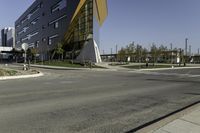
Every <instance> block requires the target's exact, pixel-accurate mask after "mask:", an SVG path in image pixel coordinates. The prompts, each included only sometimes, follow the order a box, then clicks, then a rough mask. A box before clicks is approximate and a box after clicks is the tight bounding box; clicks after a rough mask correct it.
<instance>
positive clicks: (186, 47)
mask: <svg viewBox="0 0 200 133" xmlns="http://www.w3.org/2000/svg"><path fill="white" fill-rule="evenodd" d="M187 50H188V38H186V39H185V55H186V56H187V52H188V51H187Z"/></svg>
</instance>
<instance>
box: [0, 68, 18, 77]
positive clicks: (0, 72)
mask: <svg viewBox="0 0 200 133" xmlns="http://www.w3.org/2000/svg"><path fill="white" fill-rule="evenodd" d="M16 74H17V71H15V70H4V69H0V76H14V75H16Z"/></svg>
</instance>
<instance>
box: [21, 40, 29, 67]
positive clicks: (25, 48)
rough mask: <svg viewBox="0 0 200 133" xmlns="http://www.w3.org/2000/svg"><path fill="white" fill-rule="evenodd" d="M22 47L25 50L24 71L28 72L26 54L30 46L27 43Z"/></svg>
mask: <svg viewBox="0 0 200 133" xmlns="http://www.w3.org/2000/svg"><path fill="white" fill-rule="evenodd" d="M21 47H22V49H23V50H24V70H27V68H26V52H27V50H28V47H29V46H28V44H27V43H23V44H22V46H21Z"/></svg>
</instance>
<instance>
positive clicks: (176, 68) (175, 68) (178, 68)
mask: <svg viewBox="0 0 200 133" xmlns="http://www.w3.org/2000/svg"><path fill="white" fill-rule="evenodd" d="M197 68H200V67H174V68H152V69H140V70H138V71H155V70H156V71H157V70H180V69H197Z"/></svg>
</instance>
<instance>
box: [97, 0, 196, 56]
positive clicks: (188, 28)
mask: <svg viewBox="0 0 200 133" xmlns="http://www.w3.org/2000/svg"><path fill="white" fill-rule="evenodd" d="M108 9H109V16H108V18H107V20H106V22H105V23H104V25H103V27H102V29H101V46H100V47H101V52H102V50H105V51H106V52H109V53H110V49H111V48H113V49H115V45H116V44H118V45H119V46H118V47H121V46H125V45H126V44H128V43H130V42H132V41H135V43H140V44H142V45H144V46H146V47H148V48H149V47H150V44H151V43H153V42H155V43H156V44H164V45H166V46H169V45H170V43H173V44H174V45H175V46H177V47H182V48H184V47H185V45H184V43H185V42H184V41H185V38H186V37H188V38H189V44H190V45H192V49H193V52H196V51H197V48H200V0H108ZM113 51H114V50H113Z"/></svg>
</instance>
